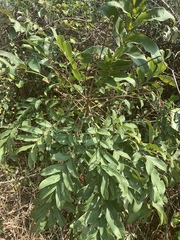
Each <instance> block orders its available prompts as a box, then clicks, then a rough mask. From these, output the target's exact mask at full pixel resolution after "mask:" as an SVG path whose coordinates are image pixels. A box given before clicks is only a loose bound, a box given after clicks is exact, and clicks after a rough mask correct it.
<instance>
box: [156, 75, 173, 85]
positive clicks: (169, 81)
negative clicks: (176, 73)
mask: <svg viewBox="0 0 180 240" xmlns="http://www.w3.org/2000/svg"><path fill="white" fill-rule="evenodd" d="M158 78H159V79H161V81H162V82H164V83H166V84H169V85H170V86H173V87H175V86H176V84H175V81H174V78H173V77H172V76H169V75H158Z"/></svg>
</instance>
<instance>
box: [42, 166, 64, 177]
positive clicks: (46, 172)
mask: <svg viewBox="0 0 180 240" xmlns="http://www.w3.org/2000/svg"><path fill="white" fill-rule="evenodd" d="M65 169H66V168H65V165H64V164H53V165H50V166H48V167H46V168H44V169H43V170H42V172H41V175H42V176H49V175H54V174H56V173H61V172H64V171H65Z"/></svg>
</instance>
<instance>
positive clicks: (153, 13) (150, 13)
mask: <svg viewBox="0 0 180 240" xmlns="http://www.w3.org/2000/svg"><path fill="white" fill-rule="evenodd" d="M168 19H171V20H172V21H173V22H174V23H175V18H174V16H173V15H172V14H171V13H170V12H168V11H166V10H165V8H161V7H158V8H153V9H150V10H147V11H146V12H143V13H141V14H140V15H139V16H138V17H137V19H136V20H135V21H134V22H133V27H137V26H138V25H139V24H142V23H144V22H147V21H154V20H157V21H166V20H168Z"/></svg>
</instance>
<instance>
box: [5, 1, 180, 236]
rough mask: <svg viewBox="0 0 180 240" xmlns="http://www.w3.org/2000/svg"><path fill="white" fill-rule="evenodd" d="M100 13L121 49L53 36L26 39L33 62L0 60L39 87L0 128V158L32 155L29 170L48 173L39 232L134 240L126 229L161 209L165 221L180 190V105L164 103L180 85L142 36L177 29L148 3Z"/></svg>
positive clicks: (12, 75) (113, 6)
mask: <svg viewBox="0 0 180 240" xmlns="http://www.w3.org/2000/svg"><path fill="white" fill-rule="evenodd" d="M100 11H101V13H103V14H104V16H106V18H105V20H104V21H106V22H108V23H109V29H111V24H112V31H113V36H114V39H115V42H116V46H117V47H116V48H115V49H111V48H110V47H109V45H108V44H107V45H106V41H104V43H103V44H102V45H95V46H92V47H89V48H87V49H85V50H84V51H77V49H73V47H72V44H71V43H70V41H67V40H66V39H65V36H63V35H59V34H58V33H57V31H56V29H55V28H51V31H52V34H51V35H49V33H45V31H41V32H40V31H39V32H38V34H36V35H35V34H29V33H30V31H31V30H32V29H31V30H28V31H29V32H28V34H26V35H25V37H24V40H23V43H22V45H21V46H20V48H21V50H22V51H24V52H25V53H26V54H25V56H23V55H20V54H19V57H18V56H17V55H18V54H16V55H15V54H14V55H13V54H12V53H8V52H5V51H0V56H1V59H0V61H1V62H2V63H3V67H5V69H6V72H5V73H4V74H5V76H8V77H9V79H10V81H11V84H12V85H13V84H14V85H15V86H16V87H18V88H19V90H20V91H22V90H23V91H25V90H26V88H28V86H31V85H33V87H34V92H28V94H27V97H26V94H23V99H22V100H19V101H18V102H17V103H16V104H14V105H13V112H14V117H13V122H11V121H10V120H9V122H8V121H7V122H8V124H9V125H8V126H7V125H5V126H4V124H3V126H2V128H7V127H8V129H5V130H4V131H2V132H1V135H0V138H1V141H0V156H1V162H5V161H7V160H6V158H10V159H12V160H13V161H15V162H18V161H19V155H20V154H21V153H22V152H26V153H27V154H28V159H27V162H28V166H29V167H30V168H36V167H37V166H40V168H42V169H43V170H42V173H41V175H42V177H43V180H42V182H41V183H40V185H39V194H38V196H37V199H36V201H35V209H34V210H33V212H32V216H33V218H34V220H35V223H36V225H35V230H38V231H43V230H45V229H47V228H52V227H53V226H54V225H56V224H57V225H59V226H60V227H61V228H63V227H64V226H66V225H67V224H68V226H69V227H70V228H71V229H72V232H71V236H72V238H73V239H75V238H76V237H77V238H78V239H131V234H130V233H129V232H128V230H127V225H128V224H129V223H133V222H134V221H137V220H139V219H142V220H143V221H146V220H147V219H148V217H149V216H150V215H151V214H152V213H153V211H154V210H156V211H157V213H158V215H159V219H160V224H164V223H165V222H166V214H165V212H164V206H165V205H166V204H167V198H166V196H165V191H166V189H167V187H168V186H170V185H172V184H174V183H175V182H179V175H178V174H179V156H180V149H179V143H180V136H179V128H180V114H179V106H176V107H175V105H174V103H173V101H174V99H173V98H172V99H170V100H167V101H162V99H161V96H162V93H163V88H164V86H167V85H168V84H169V85H173V86H175V83H174V80H173V78H172V77H170V76H168V75H166V74H165V70H166V67H167V66H166V63H165V62H164V52H163V50H159V48H158V46H157V44H156V43H155V42H154V41H153V40H152V39H151V38H149V37H148V36H146V35H144V34H142V33H140V32H139V30H138V29H139V27H140V26H142V24H146V23H147V22H148V21H153V20H154V21H165V20H167V19H171V20H172V21H173V22H174V23H175V21H174V18H173V16H172V15H171V14H170V13H168V12H167V11H166V10H165V9H163V8H154V9H151V10H146V1H138V0H137V1H130V0H129V1H119V2H118V1H110V2H109V1H108V2H107V3H106V4H105V5H103V6H102V7H101V8H100ZM10 21H11V23H15V24H14V25H13V28H14V30H15V31H16V32H17V33H19V32H23V33H25V32H26V31H27V29H24V28H22V27H23V25H21V24H20V23H19V22H18V21H15V20H14V19H12V18H10ZM18 24H19V25H18ZM17 26H18V27H17ZM31 26H34V25H33V23H31ZM105 40H106V39H105ZM7 81H8V80H7ZM3 123H6V122H3ZM67 215H68V216H70V217H69V218H68V221H67V219H66V216H67Z"/></svg>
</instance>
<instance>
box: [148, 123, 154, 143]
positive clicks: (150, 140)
mask: <svg viewBox="0 0 180 240" xmlns="http://www.w3.org/2000/svg"><path fill="white" fill-rule="evenodd" d="M146 123H147V125H148V128H149V134H148V135H149V142H150V143H152V142H153V140H154V129H153V126H152V124H151V122H150V121H149V120H146Z"/></svg>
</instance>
